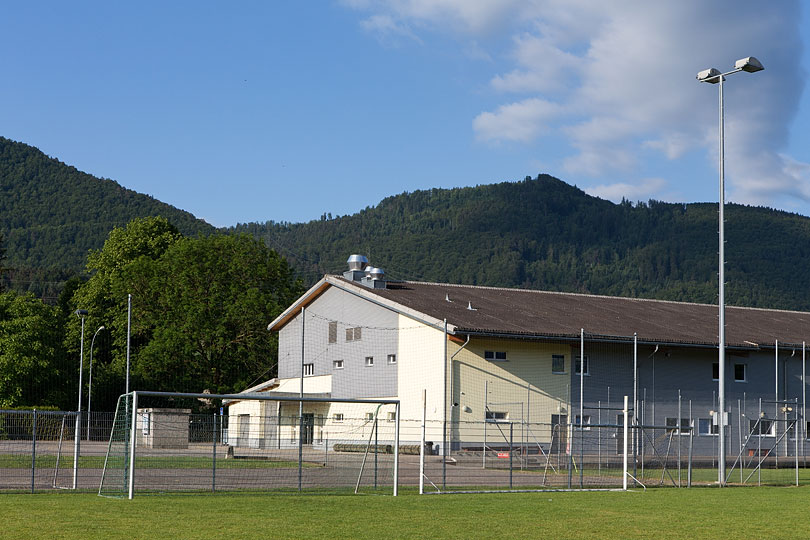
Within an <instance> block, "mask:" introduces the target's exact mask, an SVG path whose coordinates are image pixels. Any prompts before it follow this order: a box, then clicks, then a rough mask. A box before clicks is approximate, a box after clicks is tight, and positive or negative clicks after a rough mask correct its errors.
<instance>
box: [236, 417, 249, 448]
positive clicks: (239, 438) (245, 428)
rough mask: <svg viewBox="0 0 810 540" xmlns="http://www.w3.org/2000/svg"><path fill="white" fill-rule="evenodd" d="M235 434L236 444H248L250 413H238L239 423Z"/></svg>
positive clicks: (241, 445) (243, 445) (242, 445)
mask: <svg viewBox="0 0 810 540" xmlns="http://www.w3.org/2000/svg"><path fill="white" fill-rule="evenodd" d="M237 429H238V431H237V435H236V446H239V447H246V446H249V441H250V415H249V414H240V415H239V425H238V428H237Z"/></svg>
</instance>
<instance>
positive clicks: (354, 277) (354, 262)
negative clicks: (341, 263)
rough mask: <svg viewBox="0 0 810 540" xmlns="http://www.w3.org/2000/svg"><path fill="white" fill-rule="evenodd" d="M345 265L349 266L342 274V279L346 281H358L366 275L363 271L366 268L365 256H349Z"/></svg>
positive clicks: (366, 260)
mask: <svg viewBox="0 0 810 540" xmlns="http://www.w3.org/2000/svg"><path fill="white" fill-rule="evenodd" d="M346 264H348V265H349V269H348V270H347V271H346V272H343V277H345V278H346V279H348V280H350V281H360V280H361V279H363V277H364V276H365V275H366V273H365V269H366V267H367V266H368V259H366V257H365V255H356V254H355V255H349V259H348V260H347V261H346Z"/></svg>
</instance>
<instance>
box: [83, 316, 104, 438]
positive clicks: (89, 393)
mask: <svg viewBox="0 0 810 540" xmlns="http://www.w3.org/2000/svg"><path fill="white" fill-rule="evenodd" d="M102 330H104V326H99V327H98V330H96V333H95V334H93V339H92V340H90V376H89V377H88V380H87V440H88V441H89V440H90V400H91V399H92V397H93V344H94V343H95V342H96V336H97V335H98V333H99V332H101V331H102Z"/></svg>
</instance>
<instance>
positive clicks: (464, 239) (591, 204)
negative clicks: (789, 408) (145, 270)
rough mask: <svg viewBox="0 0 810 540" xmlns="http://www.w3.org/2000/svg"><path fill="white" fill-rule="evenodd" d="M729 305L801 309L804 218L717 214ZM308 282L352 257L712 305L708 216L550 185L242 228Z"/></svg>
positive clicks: (489, 281) (807, 258) (523, 283)
mask: <svg viewBox="0 0 810 540" xmlns="http://www.w3.org/2000/svg"><path fill="white" fill-rule="evenodd" d="M726 219H727V224H726V240H727V248H726V260H727V268H726V277H727V281H728V286H727V289H726V291H727V301H728V303H729V304H736V305H747V306H758V307H774V308H785V309H810V295H808V294H806V293H807V292H810V290H809V289H810V287H809V286H808V283H809V282H810V281H808V278H810V265H809V264H808V263H810V219H808V218H806V217H803V216H800V215H797V214H789V213H786V212H779V211H774V210H770V209H766V208H754V207H746V206H741V205H733V204H732V205H728V206H727V208H726ZM234 230H236V231H241V232H247V233H250V234H253V235H255V236H256V237H258V238H261V239H263V240H264V241H265V242H266V243H267V244H268V245H269V246H271V247H273V248H274V249H276V250H278V251H279V253H281V254H283V255H284V256H285V257H287V259H288V260H289V261H290V263H291V264H292V265H293V266H294V267H295V268H296V269H297V270H298V271H299V272H300V273H301V275H303V276H305V277H306V281H307V282H309V283H312V282H314V281H315V280H316V279H318V278H319V277H321V275H323V274H324V273H339V272H342V271H343V270H344V269H345V266H346V265H345V261H346V258H347V257H348V255H350V254H352V253H363V254H366V255H369V259H370V261H371V263H372V264H374V265H378V266H382V267H383V268H385V269H386V271H387V273H388V276H389V277H391V278H400V279H415V280H427V281H438V282H449V283H464V284H471V285H488V286H502V287H525V288H534V289H545V290H558V291H569V292H583V293H593V294H606V295H622V296H633V297H646V298H659V299H667V300H683V301H692V302H706V303H713V302H716V301H717V205H716V204H669V203H663V202H659V201H649V202H647V203H638V204H636V205H633V204H630V203H629V202H628V201H623V202H622V203H621V204H613V203H611V202H609V201H605V200H602V199H599V198H596V197H591V196H589V195H587V194H585V193H584V192H583V191H581V190H579V189H577V188H576V187H573V186H570V185H568V184H565V183H564V182H562V181H560V180H557V179H556V178H553V177H551V176H548V175H540V176H538V177H537V178H536V179H531V178H528V177H527V178H526V179H525V180H524V181H521V182H505V183H501V184H494V185H486V186H477V187H474V188H457V189H449V190H446V189H432V190H428V191H416V192H413V193H403V194H401V195H397V196H393V197H388V198H386V199H384V200H383V201H382V202H380V204H379V205H377V206H376V207H374V208H366V209H365V210H362V211H361V212H359V213H357V214H354V215H351V216H342V217H336V218H334V219H325V218H324V217H323V216H322V219H320V220H315V221H311V222H309V223H302V224H289V223H274V222H267V223H265V224H256V223H249V224H242V225H238V226H236V227H234Z"/></svg>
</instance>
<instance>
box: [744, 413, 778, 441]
mask: <svg viewBox="0 0 810 540" xmlns="http://www.w3.org/2000/svg"><path fill="white" fill-rule="evenodd" d="M748 425H749V426H750V429H751V434H752V435H753V436H755V437H773V427H774V425H773V421H772V420H765V419H764V418H762V419H760V420H759V424H757V421H756V419H751V420H749V421H748Z"/></svg>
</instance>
